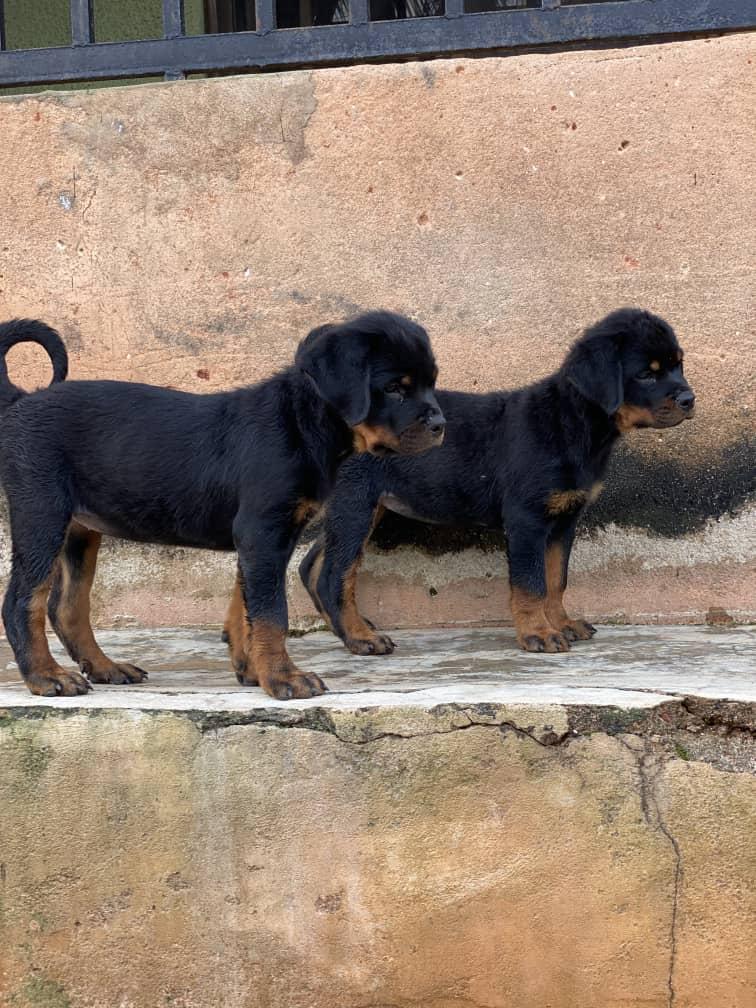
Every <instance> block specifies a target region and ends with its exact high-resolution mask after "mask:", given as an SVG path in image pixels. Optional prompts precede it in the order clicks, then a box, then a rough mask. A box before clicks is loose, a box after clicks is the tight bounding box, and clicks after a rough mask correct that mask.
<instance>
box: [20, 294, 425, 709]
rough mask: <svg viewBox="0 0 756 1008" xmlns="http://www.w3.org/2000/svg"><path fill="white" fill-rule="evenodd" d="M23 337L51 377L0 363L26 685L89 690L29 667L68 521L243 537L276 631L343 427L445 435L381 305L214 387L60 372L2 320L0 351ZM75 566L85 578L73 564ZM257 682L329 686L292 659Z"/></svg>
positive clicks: (257, 616) (257, 605)
mask: <svg viewBox="0 0 756 1008" xmlns="http://www.w3.org/2000/svg"><path fill="white" fill-rule="evenodd" d="M24 340H31V341H33V342H38V343H41V344H42V345H43V346H45V347H46V349H47V350H48V352H49V353H50V356H51V358H52V360H53V365H54V370H55V378H54V381H55V384H53V385H51V386H50V387H49V388H46V389H43V390H40V391H37V392H34V393H32V394H30V395H24V394H23V393H22V391H21V390H20V389H17V388H15V386H12V385H11V384H10V382H9V381H8V379H7V372H6V371H5V365H4V362H3V366H2V371H0V379H2V380H0V402H2V403H4V404H5V407H6V408H5V411H4V413H3V415H2V418H1V419H0V479H1V480H2V484H3V487H4V489H5V492H6V494H7V497H8V504H9V510H10V521H11V530H12V537H13V564H12V573H11V579H10V584H9V586H8V591H7V594H6V598H5V602H4V605H3V619H4V621H5V627H6V631H7V634H8V639H9V641H10V643H11V646H12V647H13V650H14V653H15V655H16V659H17V661H18V664H19V668H20V669H21V673H22V675H23V676H24V678H25V679H26V680H27V683H28V685H29V687H30V689H32V691H33V692H41V693H50V694H52V693H55V692H64V693H76V692H79V693H80V692H84V691H85V690H86V689H87V688H88V684H87V683H86V682H85V681H84V679H83V678H82V677H81V676H79V677H78V678H77V677H76V676H75V675H74V674H72V673H69V674H67V677H63V676H61V674H60V669H59V667H56V666H51V667H49V668H38V667H34V661H37V664H39V661H38V659H34V658H33V656H32V655H31V651H30V646H31V645H30V639H29V636H30V635H29V619H30V616H29V613H30V611H31V610H30V607H33V605H36V604H37V602H36V599H37V595H36V594H35V593H36V592H38V591H40V590H41V591H43V592H44V591H46V585H47V584H48V582H49V580H50V578H51V576H52V573H53V568H54V565H55V563H56V558H57V557H58V556H59V554H61V550H62V548H63V545H64V541H65V540H66V535H67V531H68V530H69V526H70V527H71V529H74V530H75V532H76V535H77V536H78V538H79V540H80V544H79V552H80V553H82V550H83V546H81V543H84V544H86V542H87V541H88V540H87V536H89V538H90V539H91V534H92V531H94V534H96V533H105V534H108V535H113V536H117V537H119V538H124V539H130V540H134V541H138V542H151V543H166V544H171V545H185V546H199V547H204V548H206V549H215V550H236V551H237V552H238V556H239V569H240V572H241V575H242V578H243V584H244V587H245V591H244V597H245V601H246V615H247V618H248V620H249V621H250V623H252V622H254V621H257V620H262V621H265V622H266V624H271V625H273V626H275V627H278V628H283V629H285V628H286V626H287V606H286V594H285V571H286V563H287V561H288V559H289V556H290V555H291V551H292V549H293V547H294V543H295V541H296V538H297V536H298V534H299V532H300V530H301V527H302V522H303V521H304V519H303V518H302V517H301V514H302V508H301V503H302V501H303V500H304V501H315V502H317V501H322V500H324V498H325V497H326V495H327V494H328V492H329V490H330V488H331V484H332V482H333V479H334V477H335V473H336V470H337V468H338V466H339V464H340V463H341V462H342V461H343V459H344V458H346V456H347V455H349V454H350V453H351V452H352V450H353V443H354V437H355V435H354V432H353V429H352V428H354V427H356V426H359V428H360V430H361V431H362V432H363V434H361V435H360V436H361V437H363V435H364V434H365V432H367V433H368V434H371V437H372V432H373V431H375V430H378V431H379V432H382V435H385V437H383V436H381V438H379V439H378V440H377V441H375V443H374V444H373V447H374V449H375V450H382V451H386V450H389V449H390V448H391V447H393V448H395V449H398V450H400V451H401V450H404V447H405V444H406V447H407V450H412V451H416V450H420V449H422V448H428V447H429V446H431V445H433V444H437V443H438V441H439V438H440V437H441V436H442V434H443V422H444V421H443V416H442V415H441V413H440V410H439V408H438V404H437V402H436V400H435V398H434V395H433V385H434V382H435V376H436V366H435V362H434V359H433V354H432V351H431V347H430V343H429V341H428V337H427V334H426V333H425V331H424V330H423V329H422V328H421V327H420V326H418V325H416V324H415V323H413V322H411V321H410V320H409V319H405V318H402V317H401V316H398V315H394V314H391V313H388V312H372V313H369V314H366V315H363V316H360V317H359V318H357V319H355V320H353V321H351V322H347V323H344V324H341V325H333V326H327V327H323V328H321V329H319V330H316V331H315V332H313V333H311V334H310V336H308V337H307V338H306V339H305V340H304V341H303V342H302V343H301V344H300V346H299V349H298V351H297V355H296V361H295V364H294V366H292V367H289V368H286V369H285V370H284V371H281V372H280V373H278V374H276V375H275V376H274V377H272V378H270V379H268V380H267V381H263V382H261V383H260V384H258V385H254V386H251V387H248V388H241V389H237V390H235V391H231V392H219V393H215V394H210V395H192V394H189V393H186V392H178V391H173V390H169V389H164V388H157V387H154V386H149V385H138V384H132V383H126V382H110V381H74V382H61V381H60V380H61V379H62V378H64V377H65V374H66V354H65V348H64V347H63V344H62V342H61V340H60V338H59V337H58V335H57V334H56V333H55V332H54V330H52V329H50V328H49V327H47V326H44V325H43V324H42V323H38V322H10V323H6V324H5V325H3V326H0V350H2V352H3V353H4V352H5V351H7V350H8V349H9V347H11V346H12V345H13V344H15V343H18V342H21V341H24ZM402 378H404V379H405V382H404V384H403V385H402V391H401V393H397V392H396V385H397V383H398V382H400V381H401V379H402ZM407 378H409V379H411V383H409V384H408V383H407ZM363 440H364V437H363ZM387 441H388V444H387V443H386V442H387ZM371 443H372V442H371ZM98 544H99V540H98V542H97V544H96V545H98ZM96 545H95V547H94V548H95V552H96ZM69 552H70V551H69ZM74 552H76V551H74ZM84 552H85V551H84ZM61 555H62V556H63V557H65V556H66V555H67V554H66V553H65V551H64V553H63V554H61ZM72 555H73V553H72ZM77 555H78V554H77ZM82 555H84V553H82ZM70 573H71V576H72V577H76V576H79V575H78V574H77V571H76V569H75V567H72V568H71V571H70ZM58 594H59V593H58ZM53 596H54V598H56V597H57V594H56V592H54V593H53ZM33 598H34V600H35V601H33ZM52 615H54V614H53V613H51V616H52ZM53 622H54V625H55V626H56V629H57V624H56V623H55V621H53ZM64 643H65V641H64ZM67 646H68V645H67ZM68 650H69V653H71V651H72V647H68ZM72 657H74V658H75V659H76V657H77V656H76V655H75V654H72ZM294 680H296V682H294ZM98 681H108V680H107V676H105V678H104V679H103V678H100V679H99V680H98ZM261 685H263V687H264V688H266V689H268V691H269V692H271V693H273V695H276V696H278V697H279V698H282V699H285V698H287V697H289V696H292V695H300V696H301V695H314V694H317V693H319V692H322V691H323V689H324V687H323V684H322V683H321V682H320V680H319V679H318V678H317V677H316V676H301V675H300V674H299V672H298V670H296V669H295V668H294V666H291V665H290V663H289V665H288V666H287V667H286V668H283V669H282V670H281V675H280V676H279V677H278V680H277V682H276V683H271V682H268V681H262V680H261Z"/></svg>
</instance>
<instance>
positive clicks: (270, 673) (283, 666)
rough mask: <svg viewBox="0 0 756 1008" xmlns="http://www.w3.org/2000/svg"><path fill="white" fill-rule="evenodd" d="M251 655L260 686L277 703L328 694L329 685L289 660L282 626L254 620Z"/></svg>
mask: <svg viewBox="0 0 756 1008" xmlns="http://www.w3.org/2000/svg"><path fill="white" fill-rule="evenodd" d="M251 655H252V664H253V667H254V670H255V676H256V677H257V680H258V682H259V683H260V686H262V688H263V689H264V690H265V692H266V693H269V694H270V695H271V696H272V697H275V698H276V699H277V700H291V699H303V698H306V697H312V696H320V694H321V693H325V692H326V685H325V683H324V682H323V680H322V679H321V678H320V677H319V676H317V675H315V674H314V673H312V672H310V673H307V672H302V671H301V670H300V669H298V668H297V666H296V665H295V664H294V663H293V662H292V660H291V658H289V655H288V654H287V652H286V631H285V630H284V629H283V627H279V626H276V625H275V624H274V623H268V622H267V621H266V620H255V622H254V623H253V624H252V647H251Z"/></svg>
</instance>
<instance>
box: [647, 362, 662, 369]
mask: <svg viewBox="0 0 756 1008" xmlns="http://www.w3.org/2000/svg"><path fill="white" fill-rule="evenodd" d="M649 367H650V368H651V370H652V371H660V370H661V364H660V363H659V361H658V360H652V361H651V363H650V364H649Z"/></svg>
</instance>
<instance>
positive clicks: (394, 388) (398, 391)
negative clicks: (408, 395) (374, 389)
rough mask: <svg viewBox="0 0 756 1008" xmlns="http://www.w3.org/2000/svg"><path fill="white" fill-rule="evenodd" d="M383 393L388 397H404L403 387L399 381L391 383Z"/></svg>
mask: <svg viewBox="0 0 756 1008" xmlns="http://www.w3.org/2000/svg"><path fill="white" fill-rule="evenodd" d="M383 391H384V392H385V393H386V395H398V396H403V395H404V389H403V388H402V386H401V385H400V383H399V382H398V381H392V382H389V383H388V385H386V386H385V387H384V389H383Z"/></svg>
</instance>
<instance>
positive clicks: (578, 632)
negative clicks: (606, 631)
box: [560, 619, 596, 641]
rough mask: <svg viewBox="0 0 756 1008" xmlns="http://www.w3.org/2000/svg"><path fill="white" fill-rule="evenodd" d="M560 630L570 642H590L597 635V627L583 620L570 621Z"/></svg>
mask: <svg viewBox="0 0 756 1008" xmlns="http://www.w3.org/2000/svg"><path fill="white" fill-rule="evenodd" d="M560 629H561V631H562V633H563V634H564V636H565V637H566V638H567V640H569V641H576V640H590V639H591V637H593V635H594V634H595V633H596V627H595V626H593V625H592V624H591V623H587V622H586V621H585V620H582V619H575V620H568V621H567V623H565V624H564V626H563V627H561V628H560Z"/></svg>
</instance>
